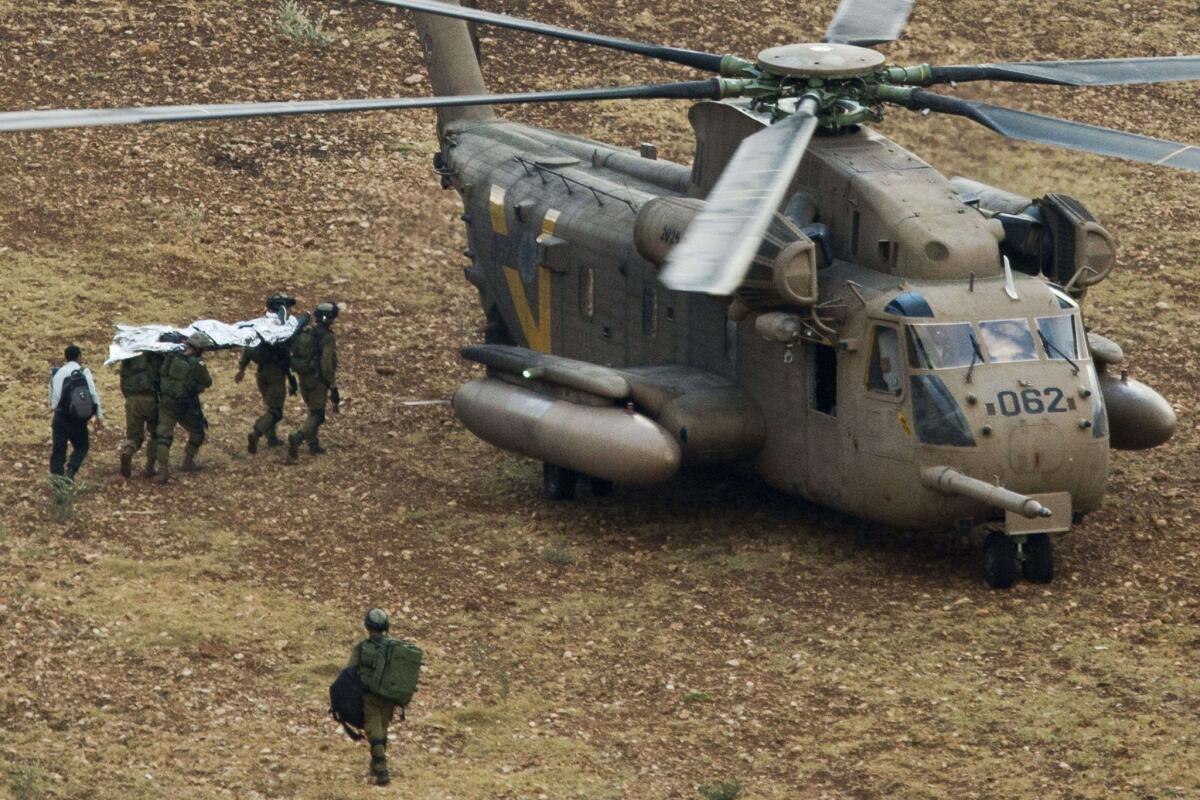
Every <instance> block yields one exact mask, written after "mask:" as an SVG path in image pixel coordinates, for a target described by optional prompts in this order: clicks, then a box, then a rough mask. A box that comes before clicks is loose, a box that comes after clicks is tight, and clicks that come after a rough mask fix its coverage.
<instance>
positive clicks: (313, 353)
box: [291, 328, 322, 375]
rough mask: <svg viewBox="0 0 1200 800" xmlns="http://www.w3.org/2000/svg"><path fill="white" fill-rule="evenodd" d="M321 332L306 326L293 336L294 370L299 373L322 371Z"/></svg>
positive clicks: (308, 373) (314, 373)
mask: <svg viewBox="0 0 1200 800" xmlns="http://www.w3.org/2000/svg"><path fill="white" fill-rule="evenodd" d="M321 344H322V342H321V332H320V331H318V330H317V329H316V328H305V329H304V330H302V331H300V332H299V333H297V334H296V335H295V336H293V337H292V348H291V350H292V371H293V372H295V373H296V374H297V375H316V374H317V373H319V372H320V371H321V349H322V348H321Z"/></svg>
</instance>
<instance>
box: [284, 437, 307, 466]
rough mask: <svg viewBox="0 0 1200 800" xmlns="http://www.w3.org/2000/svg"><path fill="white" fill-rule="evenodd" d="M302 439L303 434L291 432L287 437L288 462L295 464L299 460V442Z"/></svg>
mask: <svg viewBox="0 0 1200 800" xmlns="http://www.w3.org/2000/svg"><path fill="white" fill-rule="evenodd" d="M302 441H304V434H302V433H293V434H292V435H291V436H289V437H288V463H290V464H295V463H296V462H297V461H299V460H300V442H302Z"/></svg>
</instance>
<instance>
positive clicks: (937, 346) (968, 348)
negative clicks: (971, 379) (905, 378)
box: [908, 322, 979, 369]
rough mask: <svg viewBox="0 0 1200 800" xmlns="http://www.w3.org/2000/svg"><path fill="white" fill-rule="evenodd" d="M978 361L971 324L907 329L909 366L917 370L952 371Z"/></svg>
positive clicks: (958, 323)
mask: <svg viewBox="0 0 1200 800" xmlns="http://www.w3.org/2000/svg"><path fill="white" fill-rule="evenodd" d="M978 360H979V358H978V356H977V355H976V351H975V342H974V334H973V333H971V323H969V322H949V323H942V324H933V325H909V326H908V363H909V365H910V366H912V367H914V368H915V369H953V368H954V367H966V366H969V365H970V364H971V363H972V362H973V361H978Z"/></svg>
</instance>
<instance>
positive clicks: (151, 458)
mask: <svg viewBox="0 0 1200 800" xmlns="http://www.w3.org/2000/svg"><path fill="white" fill-rule="evenodd" d="M157 460H158V459H157V456H156V455H155V454H154V448H153V447H151V448H150V452H149V453H147V454H146V466H144V467H142V477H143V478H153V477H154V476H155V475H157V474H158V470H157V469H155V467H154V462H155V461H157Z"/></svg>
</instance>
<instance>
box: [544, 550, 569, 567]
mask: <svg viewBox="0 0 1200 800" xmlns="http://www.w3.org/2000/svg"><path fill="white" fill-rule="evenodd" d="M542 560H544V561H545V562H546V563H547V564H557V565H559V566H562V567H565V566H567V565H569V564H574V563H575V556H573V555H571V554H570V553H569V552H567V551H566V550H563V549H562V548H561V547H547V548H546V549H545V550H543V551H542Z"/></svg>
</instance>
